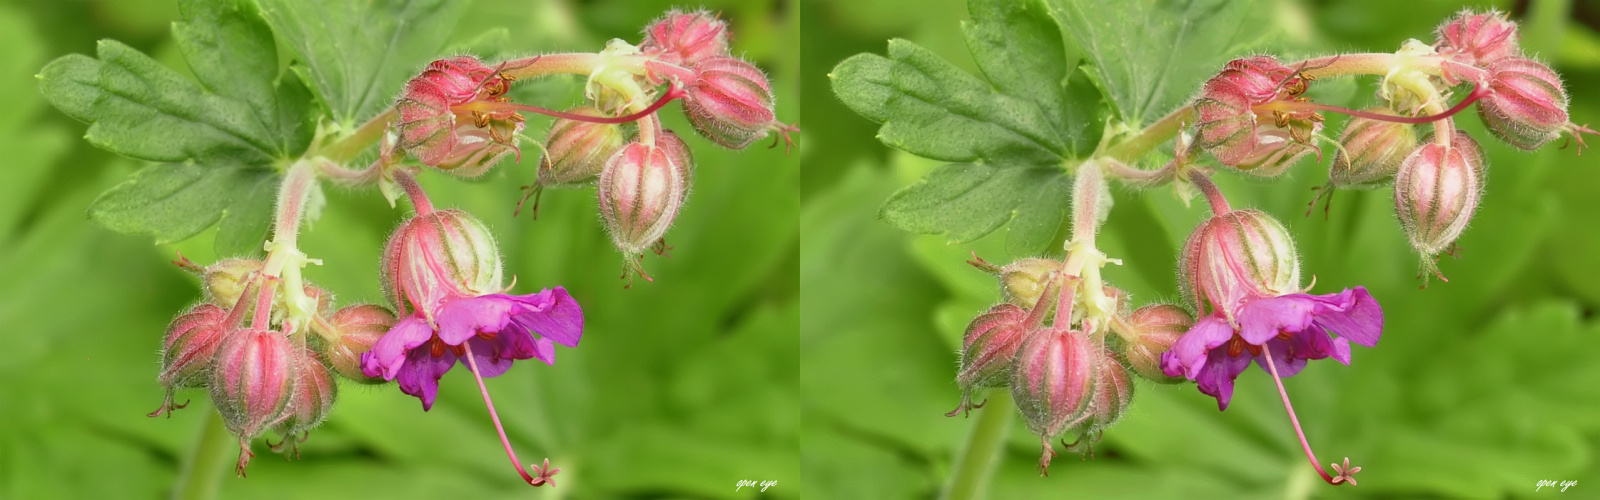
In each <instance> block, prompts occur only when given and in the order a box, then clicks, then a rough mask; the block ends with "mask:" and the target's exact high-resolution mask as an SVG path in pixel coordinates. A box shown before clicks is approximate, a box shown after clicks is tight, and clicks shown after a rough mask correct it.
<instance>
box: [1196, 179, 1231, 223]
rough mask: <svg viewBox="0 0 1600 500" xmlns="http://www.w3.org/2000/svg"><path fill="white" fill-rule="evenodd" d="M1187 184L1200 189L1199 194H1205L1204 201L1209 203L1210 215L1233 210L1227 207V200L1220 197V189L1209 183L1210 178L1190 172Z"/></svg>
mask: <svg viewBox="0 0 1600 500" xmlns="http://www.w3.org/2000/svg"><path fill="white" fill-rule="evenodd" d="M1189 182H1192V183H1194V185H1195V187H1197V188H1200V192H1201V193H1205V195H1206V201H1207V202H1209V203H1211V213H1213V214H1216V215H1222V214H1225V213H1228V212H1232V211H1233V208H1232V207H1229V206H1228V198H1227V197H1225V196H1223V195H1222V190H1221V189H1217V183H1215V182H1211V177H1210V176H1208V175H1206V174H1204V173H1201V172H1199V171H1195V170H1191V171H1190V172H1189Z"/></svg>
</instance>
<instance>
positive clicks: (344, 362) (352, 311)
mask: <svg viewBox="0 0 1600 500" xmlns="http://www.w3.org/2000/svg"><path fill="white" fill-rule="evenodd" d="M394 324H395V317H394V313H392V312H389V310H388V309H387V308H384V307H383V306H379V305H375V304H356V305H352V306H345V307H344V308H342V309H339V310H338V311H337V312H335V313H333V316H332V317H329V318H328V319H327V321H325V322H323V323H321V325H322V327H323V328H325V329H326V330H328V331H325V332H322V333H323V335H324V336H325V338H328V339H330V340H329V345H328V364H329V365H332V366H333V370H334V371H335V372H337V373H338V374H339V375H341V376H344V378H347V379H350V380H354V381H356V382H361V383H363V384H381V383H384V382H385V380H384V379H383V377H369V376H367V374H365V373H362V371H361V355H362V354H364V353H366V352H367V351H370V350H372V344H373V343H375V342H377V341H378V338H379V337H382V336H383V334H384V333H387V332H388V331H389V329H390V328H392V327H394Z"/></svg>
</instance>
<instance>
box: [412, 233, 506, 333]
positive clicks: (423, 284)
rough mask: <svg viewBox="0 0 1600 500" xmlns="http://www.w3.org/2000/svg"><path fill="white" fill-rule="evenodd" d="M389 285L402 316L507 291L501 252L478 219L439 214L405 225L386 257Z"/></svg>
mask: <svg viewBox="0 0 1600 500" xmlns="http://www.w3.org/2000/svg"><path fill="white" fill-rule="evenodd" d="M382 266H383V267H382V269H383V283H384V287H385V289H386V290H387V292H388V295H389V300H390V301H391V303H392V304H393V305H394V306H395V308H396V310H397V311H400V313H401V315H408V314H410V310H409V309H408V308H409V307H417V308H419V309H421V310H424V311H433V310H437V309H438V306H439V305H440V304H442V303H443V302H444V301H445V300H447V299H450V298H453V297H458V296H477V295H484V294H489V293H499V292H501V291H502V288H503V285H502V281H503V280H502V277H501V268H500V251H499V249H498V248H497V247H496V246H495V241H494V235H493V234H492V233H490V232H489V228H488V227H485V226H484V225H483V222H482V221H479V220H478V219H477V218H476V217H473V216H471V215H468V214H467V213H466V212H462V211H460V210H437V211H433V212H429V213H427V214H423V215H418V216H416V217H414V218H412V219H411V220H408V221H406V222H404V223H402V224H401V225H400V227H399V228H398V229H396V230H395V232H394V234H393V235H391V236H389V242H388V244H387V245H385V247H384V251H383V264H382Z"/></svg>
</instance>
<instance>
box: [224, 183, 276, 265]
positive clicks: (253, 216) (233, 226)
mask: <svg viewBox="0 0 1600 500" xmlns="http://www.w3.org/2000/svg"><path fill="white" fill-rule="evenodd" d="M251 182H253V183H254V184H253V185H247V186H244V187H243V188H242V189H240V190H238V191H234V192H233V194H235V195H236V197H237V199H236V201H234V203H233V204H232V205H230V206H229V207H228V208H226V209H223V212H222V221H221V222H220V223H218V225H217V237H216V241H215V242H213V245H214V246H215V247H216V251H217V255H222V256H244V255H257V254H260V253H261V252H262V251H263V249H262V246H261V244H262V242H263V241H266V238H267V230H268V229H271V228H272V221H273V215H274V214H273V207H274V206H276V202H277V201H278V185H279V184H280V183H282V182H283V176H280V175H263V176H259V178H256V179H255V180H253V181H251Z"/></svg>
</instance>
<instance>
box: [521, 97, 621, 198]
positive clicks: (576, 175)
mask: <svg viewBox="0 0 1600 500" xmlns="http://www.w3.org/2000/svg"><path fill="white" fill-rule="evenodd" d="M566 112H567V113H571V114H576V115H583V116H605V115H604V114H602V113H601V112H600V110H598V109H595V108H593V107H589V106H584V107H578V108H572V109H569V110H567V111H566ZM626 140H627V137H626V136H625V135H624V134H623V132H622V126H621V125H616V124H610V123H593V122H583V121H577V120H568V119H565V118H557V119H556V121H555V123H554V124H552V125H551V126H550V135H549V137H548V139H546V140H545V151H546V152H547V153H548V154H546V155H545V157H544V159H542V160H540V161H539V185H541V186H565V185H573V184H580V183H584V182H589V181H592V180H594V178H595V176H597V175H600V169H601V168H604V167H605V165H606V160H608V159H610V158H611V155H614V154H616V153H617V150H619V149H622V145H623V144H624V142H625V141H626Z"/></svg>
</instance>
